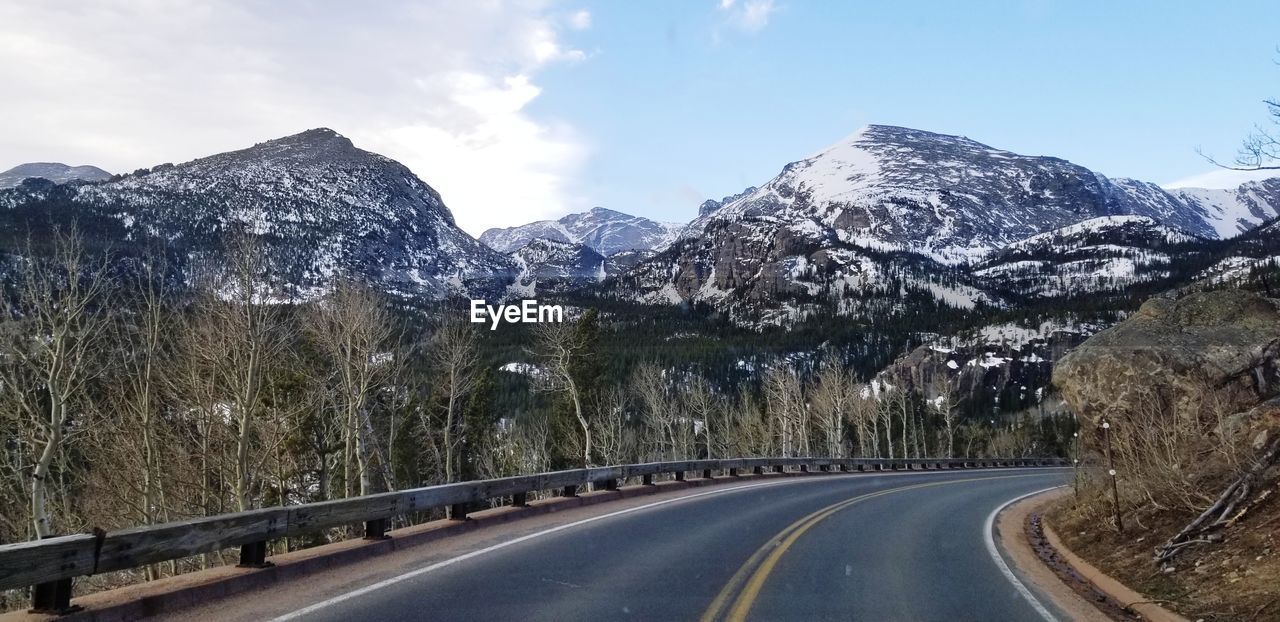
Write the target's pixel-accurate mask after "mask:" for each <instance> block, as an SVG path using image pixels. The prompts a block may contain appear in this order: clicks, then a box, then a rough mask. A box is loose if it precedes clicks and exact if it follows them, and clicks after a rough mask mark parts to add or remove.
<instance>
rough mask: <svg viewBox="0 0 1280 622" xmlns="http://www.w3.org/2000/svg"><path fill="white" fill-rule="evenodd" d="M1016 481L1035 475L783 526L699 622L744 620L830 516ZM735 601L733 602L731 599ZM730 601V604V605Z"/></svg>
mask: <svg viewBox="0 0 1280 622" xmlns="http://www.w3.org/2000/svg"><path fill="white" fill-rule="evenodd" d="M1018 477H1036V475H1002V476H998V477H972V478H967V479H954V480H947V481H943V482H929V483H925V484H914V485H912V486H902V487H899V488H890V489H888V490H881V491H877V492H871V493H867V494H863V495H858V496H856V497H853V498H850V499H845V500H844V501H840V502H838V503H833V504H831V505H829V506H827V507H825V508H822V509H821V510H818V511H817V512H814V513H812V514H810V515H808V516H806V517H804V518H802V519H800V520H798V521H796V522H794V523H791V524H790V525H789V526H787V528H786V529H783V530H782V531H780V532H778V535H776V536H774V537H772V538H770V539H769V541H768V542H765V544H764V546H761V547H760V548H759V549H757V550H756V552H755V553H752V554H751V557H749V558H747V561H746V563H744V564H742V567H741V568H738V571H737V572H735V573H734V574H733V576H732V577H730V578H729V582H728V583H726V584H725V586H724V589H722V590H720V593H719V594H718V595H716V599H715V600H713V601H711V606H710V607H708V608H707V611H706V612H705V613H703V614H702V617H701V618H700V620H701V622H717V621H718V620H727V621H728V622H743V621H744V620H746V619H747V613H749V612H750V611H751V606H752V605H754V604H755V602H756V598H757V597H758V596H759V595H760V589H761V588H762V587H764V583H765V581H767V580H768V579H769V573H771V572H773V568H774V566H777V565H778V560H780V559H782V556H783V555H785V554H786V553H787V549H790V548H791V545H793V544H795V543H796V541H797V540H799V539H800V536H803V535H804V533H805V532H806V531H808V530H809V529H810V528H811V527H813V526H814V525H817V524H818V523H820V522H822V521H823V520H826V519H827V518H828V517H830V516H831V515H833V514H835V513H836V512H839V511H840V510H843V509H845V508H848V507H850V506H852V505H856V504H858V503H862V502H863V501H868V500H870V499H874V498H876V497H883V496H885V495H890V494H893V493H896V492H905V491H908V490H916V489H918V488H931V487H934V486H946V485H948V484H961V483H965V482H976V481H980V480H993V479H1012V478H1018ZM735 594H737V597H736V598H734V595H735ZM731 600H732V602H730V601H731Z"/></svg>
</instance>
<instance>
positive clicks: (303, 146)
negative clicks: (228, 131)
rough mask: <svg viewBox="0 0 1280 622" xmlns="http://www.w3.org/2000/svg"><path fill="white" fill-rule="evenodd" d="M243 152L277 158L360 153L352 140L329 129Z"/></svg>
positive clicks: (275, 139) (254, 147)
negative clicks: (275, 156)
mask: <svg viewBox="0 0 1280 622" xmlns="http://www.w3.org/2000/svg"><path fill="white" fill-rule="evenodd" d="M243 152H247V153H259V154H265V155H277V156H300V155H320V154H327V155H352V154H355V153H360V150H359V149H356V147H355V145H354V144H352V142H351V139H350V138H347V137H346V136H343V135H342V134H339V133H337V132H335V131H333V130H331V129H329V128H327V127H318V128H314V129H310V130H306V131H305V132H299V133H297V134H291V135H289V136H282V137H280V138H274V139H272V140H268V141H265V142H261V143H258V144H256V145H254V146H252V147H250V148H248V149H245V150H244V151H243Z"/></svg>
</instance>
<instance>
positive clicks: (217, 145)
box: [0, 0, 590, 233]
mask: <svg viewBox="0 0 1280 622" xmlns="http://www.w3.org/2000/svg"><path fill="white" fill-rule="evenodd" d="M552 9H553V7H552V6H551V5H550V4H548V3H547V2H543V1H541V0H524V1H522V0H511V1H507V2H498V1H491V2H446V1H441V2H435V3H430V4H429V5H425V6H424V4H423V3H421V2H413V1H410V0H404V1H398V2H388V3H384V4H379V5H378V10H376V11H373V10H367V9H362V8H360V7H359V6H356V5H354V4H350V3H343V2H336V1H335V2H327V3H326V2H320V3H317V2H304V1H303V0H282V1H280V2H270V3H265V2H255V1H253V0H230V1H227V0H217V1H214V0H189V1H186V2H170V1H168V0H101V1H99V2H93V3H71V2H56V1H54V2H47V3H16V2H5V3H0V58H4V59H5V61H4V63H2V64H0V83H3V84H5V91H6V97H4V98H0V136H4V137H5V138H4V140H3V141H0V168H7V167H8V166H11V165H13V164H17V163H20V162H27V161H41V160H56V161H65V162H68V163H73V164H95V165H98V166H102V167H104V168H107V169H108V170H112V171H129V170H132V169H134V168H138V167H142V166H151V165H154V164H158V163H161V162H179V161H184V160H189V159H192V158H195V157H200V156H204V155H208V154H211V153H215V152H219V151H226V150H230V149H237V148H242V147H246V146H249V145H251V144H253V143H256V142H260V141H262V140H266V139H269V138H274V137H278V136H283V135H286V134H291V133H295V132H299V131H301V130H304V129H307V128H311V127H320V126H325V127H331V128H333V129H335V130H337V131H338V132H340V133H342V134H344V135H346V136H348V137H350V138H351V139H352V140H353V141H354V142H355V143H356V144H357V146H360V147H362V148H365V149H369V150H372V151H377V152H379V153H382V154H384V155H387V156H389V157H392V158H395V159H397V160H400V161H401V162H403V163H404V164H406V165H408V166H409V167H410V168H411V169H413V171H414V172H415V173H417V174H418V175H419V176H420V177H422V178H423V180H424V181H426V182H427V183H429V184H431V185H432V186H433V187H435V188H436V189H437V190H439V191H440V193H441V194H442V195H443V196H444V199H445V202H446V203H447V204H448V205H449V206H450V208H451V209H452V210H453V212H454V216H455V218H456V219H457V221H458V223H459V224H460V225H462V226H463V227H464V228H466V229H467V230H468V231H471V232H472V233H478V232H479V231H481V230H482V229H483V228H485V227H488V226H492V225H498V224H507V225H509V224H516V223H521V222H525V221H528V220H532V219H535V218H540V217H545V216H550V215H554V214H558V213H562V212H564V211H565V210H566V209H568V208H569V207H571V203H570V202H571V200H572V198H573V197H572V180H573V179H574V178H575V176H576V175H577V173H578V171H579V170H580V168H581V166H582V163H583V159H584V157H585V155H586V152H587V147H586V143H585V141H584V140H583V138H582V137H581V136H579V135H578V134H577V133H576V132H575V130H574V128H573V127H572V126H570V125H568V124H566V123H564V122H561V121H558V120H555V119H546V118H541V117H538V116H535V115H533V114H531V113H530V112H529V110H528V106H529V104H530V102H532V101H534V100H535V99H536V98H537V97H538V96H539V94H540V93H541V92H542V91H541V88H540V87H539V86H538V77H539V75H540V73H541V72H542V71H543V70H545V69H546V68H548V67H550V66H553V65H555V64H562V63H573V62H578V61H581V60H583V59H585V58H586V54H584V53H583V52H582V51H581V50H578V49H576V48H574V47H573V46H572V44H570V43H569V42H567V41H566V40H565V39H564V36H563V35H562V33H561V32H560V31H559V28H573V27H576V24H577V23H578V22H577V20H576V17H575V19H571V20H570V23H569V24H567V25H566V24H565V23H564V13H562V12H561V13H555V14H553V12H552ZM583 13H585V12H583ZM586 19H587V20H588V21H589V19H590V18H589V14H588V16H587V18H586Z"/></svg>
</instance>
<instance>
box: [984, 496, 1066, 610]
mask: <svg viewBox="0 0 1280 622" xmlns="http://www.w3.org/2000/svg"><path fill="white" fill-rule="evenodd" d="M1062 486H1065V484H1063V485H1059V486H1050V487H1048V488H1043V489H1040V490H1037V491H1034V492H1029V493H1027V494H1025V495H1022V496H1020V497H1014V498H1012V499H1010V500H1008V501H1006V502H1005V503H1004V504H1003V505H1001V506H1000V507H998V508H996V509H994V510H991V513H990V514H988V515H987V522H986V525H985V526H984V527H983V528H982V536H983V538H984V539H985V540H986V543H987V553H989V554H990V555H991V559H993V560H995V562H996V566H999V567H1000V572H1001V573H1002V574H1003V575H1004V578H1006V579H1008V580H1009V582H1010V583H1012V584H1013V587H1015V588H1017V589H1018V593H1019V594H1022V597H1023V598H1025V599H1027V602H1028V603H1031V607H1032V608H1034V609H1035V610H1036V613H1038V614H1040V617H1041V618H1044V619H1045V620H1046V622H1057V618H1055V617H1053V614H1052V613H1049V610H1048V609H1047V608H1046V607H1045V606H1044V604H1043V603H1041V602H1040V601H1039V599H1037V598H1036V597H1035V595H1034V594H1032V593H1031V590H1029V589H1027V586H1026V585H1024V584H1023V583H1022V581H1021V580H1019V579H1018V577H1017V576H1016V575H1014V574H1013V570H1011V569H1010V568H1009V564H1008V563H1006V562H1005V561H1004V557H1003V556H1001V555H1000V549H998V548H996V539H995V525H996V516H997V515H998V514H1000V512H1003V511H1004V509H1005V508H1007V507H1009V506H1011V505H1013V504H1015V503H1017V502H1019V501H1022V500H1023V499H1026V498H1027V497H1034V496H1036V495H1038V494H1041V493H1045V492H1049V491H1050V490H1056V489H1058V488H1062Z"/></svg>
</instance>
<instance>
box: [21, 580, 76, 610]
mask: <svg viewBox="0 0 1280 622" xmlns="http://www.w3.org/2000/svg"><path fill="white" fill-rule="evenodd" d="M80 609H82V607H80V606H72V605H71V579H59V580H57V581H50V582H48V583H41V584H39V585H35V586H32V588H31V609H29V610H28V613H43V614H52V615H59V616H60V615H65V614H68V613H71V612H73V611H79V610H80Z"/></svg>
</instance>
